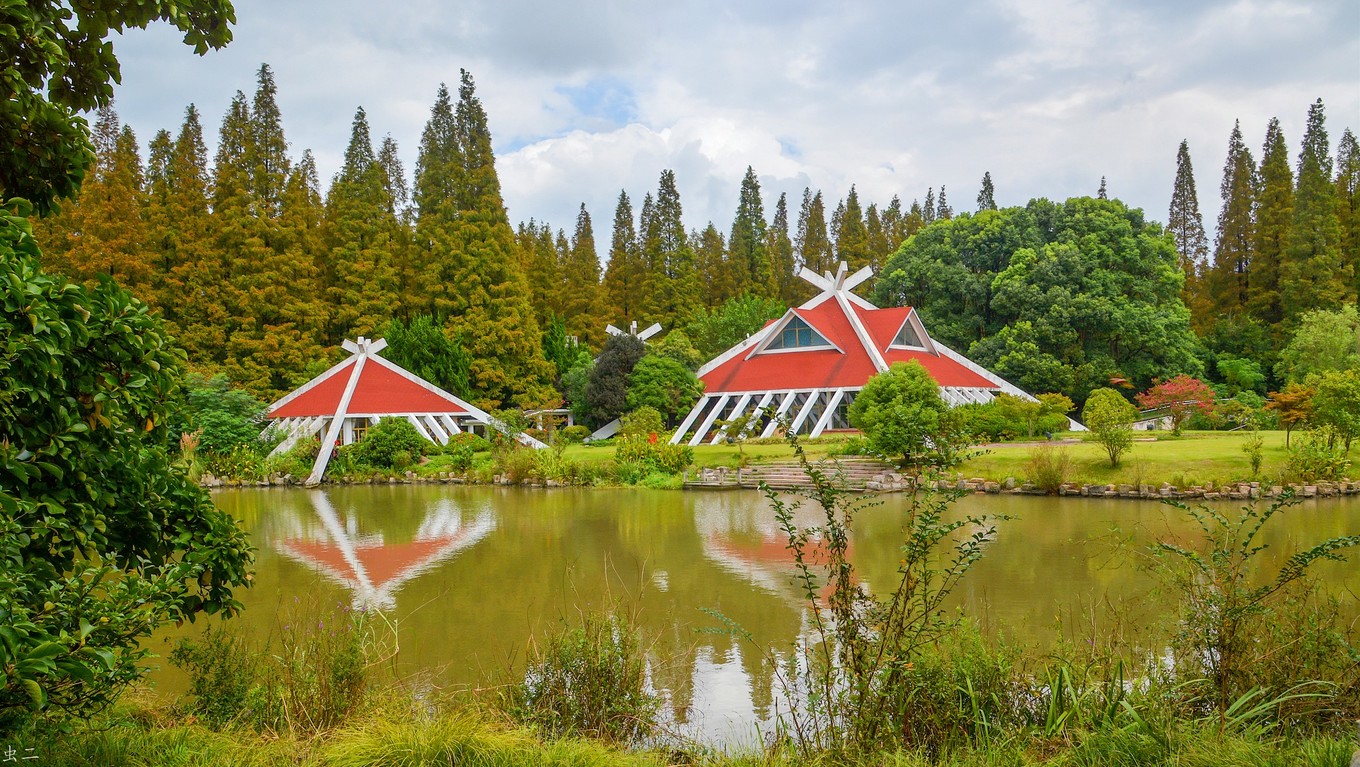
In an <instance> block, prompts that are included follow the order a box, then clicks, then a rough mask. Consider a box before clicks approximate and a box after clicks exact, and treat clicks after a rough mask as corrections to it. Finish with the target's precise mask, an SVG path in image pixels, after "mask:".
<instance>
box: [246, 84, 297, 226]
mask: <svg viewBox="0 0 1360 767" xmlns="http://www.w3.org/2000/svg"><path fill="white" fill-rule="evenodd" d="M256 82H257V84H256V88H255V100H254V101H253V102H252V103H251V105H250V144H249V155H248V156H247V158H246V161H247V163H248V166H249V168H250V191H251V194H252V196H253V197H254V201H255V205H256V212H257V214H258V215H259V216H261V217H264V218H278V216H279V214H280V212H281V211H282V208H283V187H284V185H285V184H286V183H287V180H288V171H289V167H288V142H287V141H286V140H285V139H284V137H283V117H282V115H281V114H280V113H279V105H278V101H277V96H278V89H277V88H276V87H275V86H274V73H273V72H272V71H271V70H270V69H269V65H268V64H261V65H260V70H259V73H258V74H257V78H256Z"/></svg>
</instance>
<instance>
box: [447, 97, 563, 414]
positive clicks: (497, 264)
mask: <svg viewBox="0 0 1360 767" xmlns="http://www.w3.org/2000/svg"><path fill="white" fill-rule="evenodd" d="M453 127H454V135H455V136H456V137H457V140H458V147H457V149H458V151H457V154H456V157H457V159H458V161H459V163H460V165H459V168H460V173H459V175H460V177H461V181H462V183H461V184H459V185H458V186H457V187H456V188H455V190H454V191H455V195H454V199H453V201H452V202H453V211H452V212H453V213H454V218H453V221H452V226H451V227H450V231H451V234H452V236H453V243H454V250H455V252H458V253H460V254H461V256H462V258H461V259H460V260H461V265H462V266H463V268H462V270H461V271H460V272H458V273H457V274H456V282H455V283H454V289H456V290H458V291H460V292H461V293H462V295H463V296H464V304H463V306H464V307H465V308H464V310H463V311H461V312H459V313H457V314H454V315H453V316H452V317H450V329H451V331H452V332H453V334H454V336H455V337H461V338H463V339H465V343H466V347H465V349H466V351H467V352H468V356H469V357H471V359H472V363H471V366H470V383H471V385H472V389H473V390H474V391H475V392H477V393H478V394H479V395H480V396H479V400H478V401H479V402H480V403H481V404H483V405H486V406H488V407H490V408H495V407H500V406H504V405H509V404H511V403H513V404H514V405H516V406H519V407H528V406H532V405H542V404H546V403H548V402H549V401H550V400H554V399H555V395H554V394H553V393H552V391H551V386H550V383H551V379H552V371H551V370H550V366H549V365H548V363H547V362H546V361H545V360H544V359H543V354H542V337H541V335H540V333H539V326H538V322H537V320H535V319H534V315H533V310H532V307H531V306H530V305H529V296H528V289H527V285H526V283H525V278H524V272H523V271H522V270H520V268H519V262H518V259H517V258H516V257H515V235H514V232H513V231H512V230H511V228H510V221H509V219H508V218H507V217H506V214H505V203H504V201H503V200H502V198H501V190H500V180H499V178H498V177H497V175H496V165H495V156H494V155H493V153H492V150H491V131H490V129H489V128H488V126H487V118H486V112H485V111H484V110H483V109H482V103H481V101H480V100H479V99H478V98H477V95H476V89H475V86H474V84H473V81H472V75H470V74H469V73H468V72H467V71H466V70H463V71H462V72H461V83H460V85H459V88H458V105H457V109H456V110H455V116H454V126H453ZM446 209H447V203H446Z"/></svg>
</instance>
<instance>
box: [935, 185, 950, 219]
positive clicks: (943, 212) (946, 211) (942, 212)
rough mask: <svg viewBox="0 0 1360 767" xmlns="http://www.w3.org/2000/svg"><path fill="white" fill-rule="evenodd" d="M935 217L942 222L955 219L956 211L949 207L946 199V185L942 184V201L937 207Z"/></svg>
mask: <svg viewBox="0 0 1360 767" xmlns="http://www.w3.org/2000/svg"><path fill="white" fill-rule="evenodd" d="M935 217H936V218H938V219H940V220H941V221H948V220H949V219H951V218H953V217H954V209H953V208H951V207H949V201H948V200H947V199H945V189H944V184H940V201H939V203H937V204H936V206H935Z"/></svg>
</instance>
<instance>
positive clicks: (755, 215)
mask: <svg viewBox="0 0 1360 767" xmlns="http://www.w3.org/2000/svg"><path fill="white" fill-rule="evenodd" d="M766 230H767V225H766V223H765V208H764V206H763V205H762V204H761V201H760V179H758V178H757V177H756V172H755V170H754V169H752V168H751V166H749V165H748V166H746V175H745V176H744V177H742V180H741V196H740V198H739V200H738V202H737V215H736V217H735V219H734V220H733V221H732V236H731V237H729V238H728V240H727V248H728V253H729V254H730V258H731V261H732V266H733V271H734V276H735V277H736V286H735V287H736V289H735V294H741V293H745V292H749V293H752V294H755V295H759V296H773V295H774V294H775V292H776V290H777V288H776V285H775V279H774V270H773V269H772V268H771V264H770V251H769V243H768V242H767V240H766Z"/></svg>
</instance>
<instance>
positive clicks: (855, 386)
mask: <svg viewBox="0 0 1360 767" xmlns="http://www.w3.org/2000/svg"><path fill="white" fill-rule="evenodd" d="M846 271H847V270H846V266H845V263H844V262H842V263H841V264H840V268H839V269H838V270H837V272H836V274H834V275H832V274H830V273H827V274H824V275H819V274H816V273H814V272H811V271H809V270H807V269H804V270H803V271H802V272H801V273H800V274H799V276H800V277H802V278H803V279H804V280H807V281H808V282H810V283H812V284H813V285H814V286H816V287H818V288H821V289H822V292H821V293H820V294H818V295H817V296H816V297H815V298H813V299H812V300H810V301H808V302H807V303H805V304H803V305H802V306H800V307H798V308H796V309H790V310H788V311H787V312H785V313H784V316H782V317H780V318H779V319H777V320H773V321H771V322H770V323H768V324H767V325H766V326H765V327H764V328H762V329H761V330H760V331H758V332H757V333H755V334H754V335H752V336H751V337H750V338H747V339H746V340H745V341H742V342H741V343H739V344H737V345H736V346H733V347H732V348H731V349H728V350H727V351H726V352H723V353H722V354H720V355H719V356H718V357H716V358H715V359H713V360H712V361H710V362H709V363H708V364H706V365H704V366H703V367H701V368H699V380H701V381H703V384H704V396H703V397H701V398H700V399H699V401H698V403H696V404H695V405H694V408H693V409H692V410H691V411H690V412H689V415H688V416H687V417H686V418H685V420H684V421H683V422H682V423H681V424H680V428H678V429H676V431H675V435H674V436H673V437H672V438H671V442H673V443H677V444H678V443H679V442H681V441H687V442H688V443H689V444H691V445H698V444H700V443H702V442H704V441H708V442H710V443H717V442H719V441H721V440H722V439H724V438H725V437H726V429H724V428H720V427H719V428H715V426H714V424H715V423H718V422H720V421H721V422H723V423H728V424H731V423H734V422H739V421H740V420H741V419H743V418H745V419H747V421H746V428H745V429H744V431H745V432H746V433H747V434H748V435H753V436H754V435H755V434H756V433H757V431H758V432H759V436H763V437H768V436H771V435H773V434H774V432H775V431H776V430H777V429H778V428H779V425H780V423H781V422H784V423H787V424H788V428H789V429H790V430H791V431H793V432H795V433H798V434H806V435H808V436H812V437H817V436H820V435H821V434H822V432H824V431H826V430H827V429H844V428H848V427H849V425H850V424H849V422H848V420H847V418H846V410H847V408H849V406H850V403H851V402H853V401H854V398H855V394H857V393H858V392H859V390H860V389H861V388H863V386H864V384H865V382H867V381H868V380H869V378H870V377H871V376H873V375H875V374H876V373H881V372H883V371H885V370H887V369H888V367H889V366H891V365H892V364H893V363H894V362H907V361H909V360H915V361H917V362H919V363H921V365H922V366H924V367H925V369H926V371H927V372H929V373H930V375H931V377H933V378H934V379H935V382H936V383H937V384H939V386H940V394H941V395H942V396H943V397H944V399H945V401H947V402H949V404H951V405H962V404H964V403H969V402H977V403H985V402H989V401H991V399H992V398H993V397H995V396H996V395H997V394H999V393H1001V392H1006V393H1008V394H1013V395H1015V396H1017V397H1023V398H1025V399H1032V398H1031V397H1030V395H1029V394H1027V393H1025V392H1023V391H1021V390H1020V389H1019V388H1017V387H1015V386H1013V385H1011V384H1010V383H1008V382H1006V381H1005V380H1003V379H1002V378H1001V377H999V376H997V375H995V374H994V373H991V372H989V371H988V370H986V369H985V368H983V367H981V366H980V365H977V364H975V363H974V362H972V361H971V360H969V359H968V358H966V357H964V356H963V355H961V354H959V353H958V352H955V351H954V350H953V349H950V348H948V347H946V346H944V345H943V344H941V343H939V342H938V341H935V340H933V339H932V338H931V337H930V335H929V334H928V333H927V332H926V329H925V326H924V325H922V324H921V318H920V316H919V315H917V313H916V310H915V309H913V308H911V307H909V306H903V307H894V308H890V309H879V308H878V307H876V306H874V305H873V304H871V303H869V302H868V301H866V300H864V299H863V298H860V297H859V296H857V295H855V294H854V293H852V292H850V291H851V290H852V289H853V288H854V287H855V286H857V285H859V284H860V283H862V282H864V281H865V280H867V279H869V277H870V276H871V275H872V274H873V271H872V269H871V268H870V267H867V266H866V267H864V268H863V269H861V270H859V271H858V272H856V273H854V274H852V275H847V274H846ZM770 409H772V411H771V410H770ZM771 412H772V413H773V417H771V416H770V413H771Z"/></svg>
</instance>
